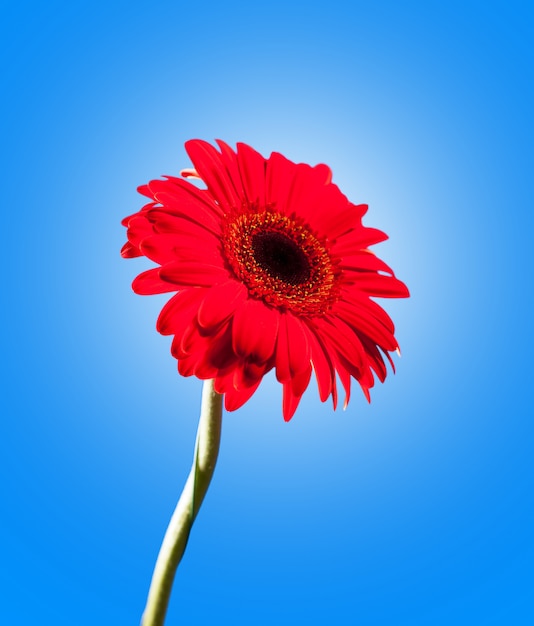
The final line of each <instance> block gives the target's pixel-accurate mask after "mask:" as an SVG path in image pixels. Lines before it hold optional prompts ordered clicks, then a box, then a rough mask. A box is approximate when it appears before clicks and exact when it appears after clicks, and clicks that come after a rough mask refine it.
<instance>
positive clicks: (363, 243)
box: [331, 226, 388, 257]
mask: <svg viewBox="0 0 534 626" xmlns="http://www.w3.org/2000/svg"><path fill="white" fill-rule="evenodd" d="M386 239H388V236H387V235H386V233H384V232H382V231H381V230H378V229H377V228H367V227H366V226H358V227H357V228H354V229H352V230H351V231H350V232H348V233H346V234H345V235H343V236H341V237H340V238H339V239H338V240H337V241H336V242H335V243H334V244H332V248H331V251H332V254H334V255H336V256H339V257H343V256H345V255H351V254H354V253H356V252H358V251H359V250H363V249H365V248H367V247H369V246H372V245H374V244H376V243H380V242H381V241H386Z"/></svg>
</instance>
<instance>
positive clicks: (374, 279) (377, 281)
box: [350, 272, 410, 298]
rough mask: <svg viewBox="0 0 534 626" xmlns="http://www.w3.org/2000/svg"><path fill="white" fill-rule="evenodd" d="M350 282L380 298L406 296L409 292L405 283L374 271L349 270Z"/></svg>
mask: <svg viewBox="0 0 534 626" xmlns="http://www.w3.org/2000/svg"><path fill="white" fill-rule="evenodd" d="M350 280H351V284H352V285H354V287H355V288H356V289H359V290H360V291H362V292H364V293H367V294H369V295H370V296H378V297H380V298H408V297H409V295H410V292H409V291H408V288H407V287H406V285H405V284H404V283H403V282H401V281H400V280H398V279H397V278H393V277H392V276H383V275H382V274H375V273H374V272H361V273H357V272H350Z"/></svg>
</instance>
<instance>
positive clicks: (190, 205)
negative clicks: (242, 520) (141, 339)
mask: <svg viewBox="0 0 534 626" xmlns="http://www.w3.org/2000/svg"><path fill="white" fill-rule="evenodd" d="M217 144H218V149H217V148H215V147H214V146H212V145H211V144H209V143H206V142H204V141H200V140H191V141H188V142H187V143H186V150H187V153H188V154H189V157H190V158H191V161H192V162H193V165H194V169H189V170H183V171H182V173H181V174H182V177H181V178H178V177H171V176H167V177H165V179H164V180H153V181H151V182H149V183H148V185H143V186H141V187H139V192H140V193H141V194H143V195H144V196H146V197H147V198H149V199H150V202H148V204H146V205H145V206H144V207H143V208H142V209H141V210H140V211H139V212H137V213H135V214H134V215H131V216H129V217H127V218H125V219H124V220H123V222H122V223H123V225H124V226H126V227H127V228H128V231H127V236H128V242H127V243H126V244H125V245H124V246H123V248H122V256H123V257H127V258H129V257H137V256H146V257H148V258H149V259H151V260H152V261H154V262H155V263H157V267H155V268H153V269H150V270H148V271H146V272H143V273H142V274H140V275H139V276H137V278H136V279H135V280H134V281H133V285H132V286H133V290H134V291H135V292H136V293H138V294H143V295H148V294H157V293H166V292H169V293H170V292H176V293H175V295H173V296H172V297H171V298H170V300H169V301H168V302H167V303H166V304H165V306H164V307H163V309H162V311H161V313H160V315H159V318H158V321H157V329H158V331H159V332H160V333H162V334H164V335H173V340H172V348H171V352H172V354H173V356H174V357H175V358H176V359H177V360H178V370H179V372H180V373H181V374H182V375H184V376H191V375H195V376H197V377H198V378H201V379H214V386H215V390H216V391H217V392H219V393H221V394H224V398H225V407H226V409H227V410H229V411H232V410H234V409H237V408H239V407H240V406H242V405H243V404H244V403H245V402H246V401H247V400H248V399H249V398H250V397H251V396H252V394H253V393H254V391H255V390H256V389H257V388H258V385H259V384H260V382H261V380H262V378H263V376H264V375H265V374H266V373H267V372H269V371H270V370H271V369H273V368H274V369H275V372H276V378H277V380H278V381H279V382H280V383H281V384H282V386H283V415H284V418H285V419H286V420H289V419H291V417H292V416H293V414H294V412H295V410H296V408H297V405H298V403H299V401H300V398H301V397H302V394H303V393H304V391H305V390H306V388H307V387H308V384H309V382H310V378H311V375H312V371H313V372H314V373H315V376H316V379H317V385H318V389H319V396H320V398H321V400H322V401H323V402H324V401H325V400H326V399H327V398H328V397H332V400H333V404H334V408H335V407H336V405H337V383H336V378H339V380H340V381H341V384H342V386H343V388H344V391H345V406H346V405H347V403H348V401H349V397H350V387H351V379H352V378H354V379H355V380H357V381H358V383H359V384H360V386H361V388H362V390H363V392H364V394H365V395H366V397H367V399H368V400H369V399H370V396H369V389H370V388H371V387H372V386H373V384H374V378H375V376H376V377H378V379H379V380H380V381H384V379H385V378H386V365H385V361H384V356H385V357H386V358H387V359H388V360H389V362H390V363H391V366H392V367H393V369H394V366H393V361H392V359H391V356H390V352H393V351H396V350H398V344H397V340H396V339H395V336H394V325H393V322H392V321H391V319H390V317H389V316H388V314H387V313H386V312H385V311H384V309H382V308H381V307H380V306H379V305H378V304H377V303H376V302H375V301H374V300H372V299H371V298H373V297H386V298H401V297H407V296H408V295H409V293H408V289H407V287H406V286H405V285H404V283H402V282H401V281H400V280H399V279H397V278H396V277H395V275H394V273H393V270H392V269H391V268H390V267H388V266H387V265H386V264H385V263H384V262H383V261H381V260H380V259H379V258H378V257H377V256H376V255H375V254H374V253H373V252H371V251H370V250H369V246H371V245H373V244H376V243H379V242H381V241H384V240H385V239H387V235H385V234H384V233H383V232H381V231H380V230H376V229H374V228H368V227H365V226H363V224H362V217H363V215H364V214H365V213H366V211H367V205H365V204H359V205H354V204H352V203H351V202H349V200H348V199H347V198H346V197H345V196H344V195H343V194H342V193H341V191H340V190H339V188H338V187H337V186H336V185H335V184H334V183H332V173H331V170H330V168H329V167H328V166H326V165H317V166H315V167H311V166H310V165H306V164H303V163H298V164H297V163H293V162H292V161H289V160H288V159H286V158H285V157H284V156H282V155H281V154H279V153H276V152H274V153H273V154H271V156H270V157H269V158H268V159H265V158H264V157H262V156H261V155H260V154H259V153H258V152H256V151H255V150H253V149H252V148H251V147H250V146H247V145H246V144H243V143H240V144H237V149H236V150H235V151H234V150H233V149H232V148H230V147H229V146H228V145H227V144H225V143H224V142H222V141H217ZM189 178H193V179H200V181H201V182H203V183H204V184H205V188H199V186H197V184H194V183H193V182H191V181H190V180H188V179H189ZM197 182H198V181H197Z"/></svg>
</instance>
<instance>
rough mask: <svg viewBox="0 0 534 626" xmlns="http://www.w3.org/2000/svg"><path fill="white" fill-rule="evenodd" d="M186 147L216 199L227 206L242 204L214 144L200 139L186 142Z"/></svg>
mask: <svg viewBox="0 0 534 626" xmlns="http://www.w3.org/2000/svg"><path fill="white" fill-rule="evenodd" d="M185 149H186V151H187V154H188V155H189V157H190V158H191V161H193V165H194V166H195V169H196V171H197V172H198V173H199V176H200V177H201V178H202V180H203V181H204V182H205V183H206V185H207V186H208V189H209V190H210V192H211V194H212V195H213V197H214V198H215V200H217V201H218V202H219V203H220V204H221V205H222V206H223V207H226V208H231V207H239V206H241V200H242V199H241V198H240V196H239V194H238V193H237V191H236V189H235V187H234V184H233V181H232V178H231V176H230V175H229V173H228V171H227V169H226V167H225V166H224V164H223V162H222V159H221V155H220V153H219V152H218V151H217V150H216V149H215V148H214V147H213V146H212V145H210V144H209V143H207V142H206V141H201V140H200V139H192V140H191V141H188V142H186V144H185Z"/></svg>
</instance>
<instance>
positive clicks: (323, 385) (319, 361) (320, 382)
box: [304, 325, 336, 402]
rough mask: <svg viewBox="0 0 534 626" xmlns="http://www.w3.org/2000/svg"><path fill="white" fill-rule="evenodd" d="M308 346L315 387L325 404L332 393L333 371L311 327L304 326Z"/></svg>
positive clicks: (322, 346)
mask: <svg viewBox="0 0 534 626" xmlns="http://www.w3.org/2000/svg"><path fill="white" fill-rule="evenodd" d="M304 329H305V330H306V331H307V333H306V334H307V338H308V344H309V346H310V359H311V362H312V365H313V369H314V370H315V377H316V378H317V387H318V389H319V397H320V399H321V402H325V401H326V399H327V398H328V396H329V395H330V394H331V392H332V384H333V383H332V381H335V375H336V374H335V370H334V367H333V365H332V361H331V360H330V357H329V356H328V352H327V351H326V350H325V348H324V345H323V343H322V342H321V340H320V339H319V338H318V337H317V334H316V331H315V330H314V328H313V327H312V326H311V325H307V326H306V325H304Z"/></svg>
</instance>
